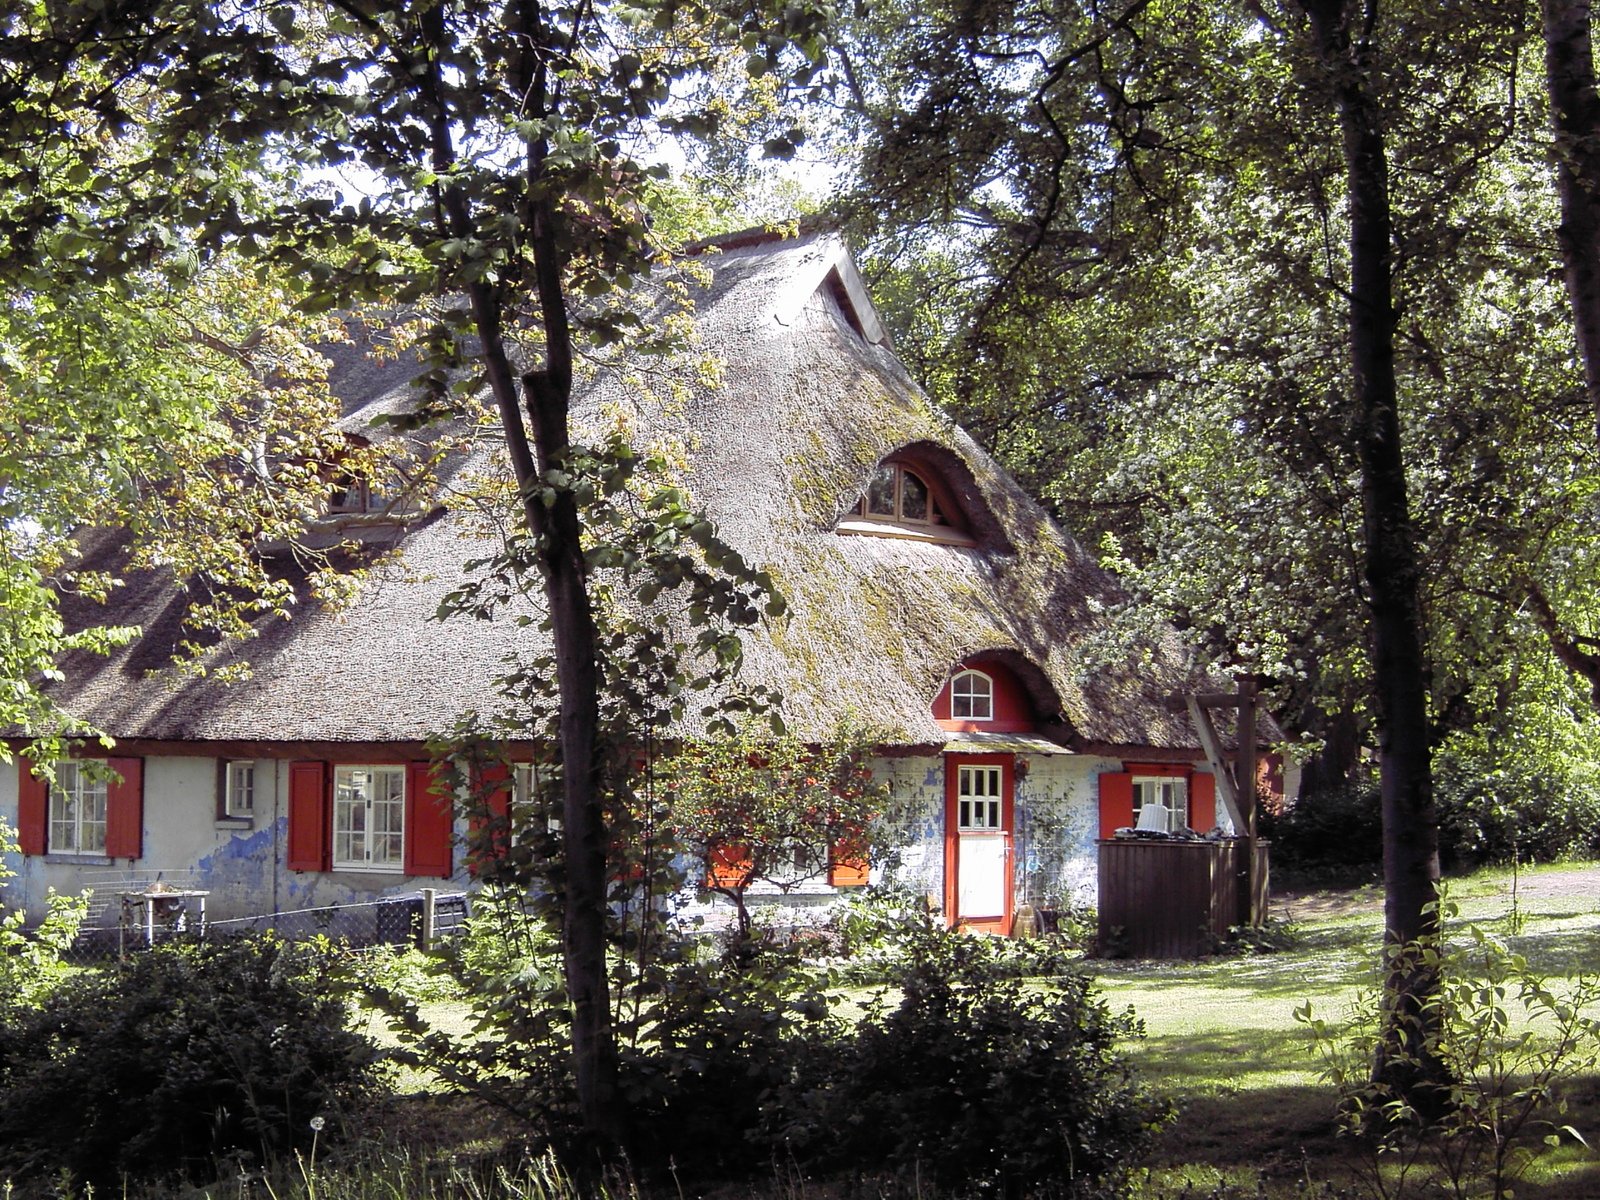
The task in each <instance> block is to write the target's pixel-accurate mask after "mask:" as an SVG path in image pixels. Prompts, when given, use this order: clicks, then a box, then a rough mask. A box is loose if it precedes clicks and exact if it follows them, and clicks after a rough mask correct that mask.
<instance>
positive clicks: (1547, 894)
mask: <svg viewBox="0 0 1600 1200" xmlns="http://www.w3.org/2000/svg"><path fill="white" fill-rule="evenodd" d="M1503 891H1504V894H1505V895H1506V896H1508V897H1509V896H1510V894H1511V876H1510V875H1507V876H1506V877H1505V882H1504V887H1503ZM1473 894H1474V895H1481V894H1482V892H1481V891H1479V890H1478V889H1474V892H1473ZM1517 894H1518V896H1519V897H1521V899H1522V900H1523V901H1524V902H1528V901H1535V900H1559V899H1563V898H1566V897H1572V898H1574V899H1578V898H1583V899H1588V900H1600V863H1583V864H1575V865H1572V866H1565V867H1560V868H1556V869H1545V870H1530V871H1526V872H1524V873H1523V875H1522V876H1521V878H1520V879H1519V880H1518V881H1517ZM1271 909H1272V915H1273V916H1274V917H1288V918H1298V917H1337V916H1350V915H1354V914H1358V913H1380V912H1382V911H1383V888H1382V886H1381V885H1379V884H1369V885H1368V886H1366V887H1361V888H1356V889H1354V890H1350V889H1339V890H1333V891H1322V890H1303V891H1302V890H1293V891H1281V892H1280V891H1278V890H1276V889H1274V890H1273V893H1272V900H1271Z"/></svg>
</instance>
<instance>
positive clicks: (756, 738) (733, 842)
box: [659, 727, 889, 935]
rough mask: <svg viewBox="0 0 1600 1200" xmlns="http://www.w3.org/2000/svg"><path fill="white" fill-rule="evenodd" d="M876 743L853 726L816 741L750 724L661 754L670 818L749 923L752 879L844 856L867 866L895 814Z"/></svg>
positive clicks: (784, 879) (809, 873)
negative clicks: (880, 776)
mask: <svg viewBox="0 0 1600 1200" xmlns="http://www.w3.org/2000/svg"><path fill="white" fill-rule="evenodd" d="M872 743H873V739H872V738H871V737H870V735H868V734H865V733H861V732H857V731H854V730H851V729H848V728H845V729H840V730H839V731H838V732H837V733H835V735H834V737H833V739H832V740H831V741H830V742H827V743H825V744H822V745H810V744H807V743H804V742H800V741H798V740H796V739H795V738H793V737H786V736H776V735H774V734H772V733H771V732H770V731H752V730H751V729H749V728H748V727H747V728H746V729H744V730H743V731H741V732H740V733H739V734H738V735H736V736H730V737H723V738H714V739H707V740H696V741H693V742H690V743H688V744H687V745H685V746H684V747H683V748H682V749H681V750H679V751H678V752H677V753H676V754H674V755H672V756H671V757H669V758H668V759H667V760H666V761H665V762H663V763H662V765H661V768H660V771H659V778H660V782H661V787H662V790H663V791H664V793H665V794H666V796H667V797H668V820H669V821H670V822H671V824H672V826H673V827H674V828H675V829H676V830H677V831H678V832H679V834H680V835H681V836H682V837H683V838H685V839H686V841H687V842H688V843H689V844H690V845H691V846H693V847H695V848H696V849H697V850H698V851H699V854H700V858H701V863H702V865H703V867H704V870H705V875H704V878H705V880H706V883H707V886H708V887H710V888H711V889H712V890H713V891H716V892H719V893H721V894H723V895H725V896H728V897H729V898H730V899H732V900H733V902H734V904H735V906H736V907H737V909H738V912H739V929H740V931H741V933H743V934H746V935H747V934H748V933H749V930H750V914H749V909H748V907H747V905H746V903H745V896H746V894H747V892H748V890H749V888H750V885H751V884H753V883H757V882H761V883H766V884H769V885H771V886H774V887H776V888H779V889H781V890H785V891H787V890H788V889H789V888H791V887H793V886H795V885H796V884H799V883H804V882H805V881H807V880H810V879H815V878H817V877H818V876H819V875H823V874H825V873H826V872H827V871H828V869H829V866H830V864H833V863H835V862H837V861H848V862H853V863H855V864H858V865H860V866H862V867H865V866H866V864H867V863H868V861H869V860H870V858H871V855H872V853H873V849H874V847H875V846H876V845H878V844H879V843H880V842H881V841H882V840H883V838H882V836H881V834H882V832H883V830H884V827H885V825H886V824H887V823H888V822H887V817H888V816H889V814H888V813H887V812H886V809H887V801H888V788H887V786H886V785H884V784H883V783H881V782H875V781H874V780H873V777H872V769H871V767H870V766H869V765H868V763H867V759H868V756H869V754H870V753H871V749H872Z"/></svg>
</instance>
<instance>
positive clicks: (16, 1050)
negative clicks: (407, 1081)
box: [0, 938, 375, 1188]
mask: <svg viewBox="0 0 1600 1200" xmlns="http://www.w3.org/2000/svg"><path fill="white" fill-rule="evenodd" d="M339 984H340V981H339V979H338V978H337V972H336V970H335V967H334V963H333V960H332V958H331V957H330V956H329V954H328V953H327V952H326V950H325V949H320V948H316V947H309V946H303V945H287V944H284V943H282V942H279V941H277V940H275V939H271V938H260V939H255V938H250V939H244V938H241V939H236V940H233V941H228V942H221V943H207V944H178V943H171V944H167V945H163V946H159V947H157V948H155V949H153V950H150V951H148V952H146V953H142V954H139V955H136V956H135V957H133V958H131V959H129V960H128V961H127V962H126V963H124V964H122V965H120V966H118V967H115V968H113V969H110V970H107V971H104V972H85V973H82V974H79V975H76V976H73V977H71V978H69V979H67V980H65V981H64V982H63V983H61V984H60V985H59V986H58V987H57V988H56V989H55V990H54V991H53V992H51V993H50V994H49V995H47V996H46V997H45V998H44V999H43V1000H42V1001H41V1002H40V1003H39V1005H38V1006H37V1007H34V1008H29V1009H22V1010H20V1011H17V1012H14V1013H12V1014H10V1017H9V1019H8V1020H7V1021H6V1022H5V1023H4V1024H3V1025H0V1175H12V1176H16V1177H19V1178H22V1177H27V1176H31V1175H39V1174H46V1173H48V1174H58V1173H63V1172H64V1173H67V1174H69V1175H71V1176H73V1177H75V1178H76V1179H78V1180H81V1181H83V1182H84V1183H87V1184H90V1185H93V1186H96V1187H100V1188H104V1187H107V1186H114V1185H116V1184H117V1182H118V1181H119V1180H123V1179H129V1178H132V1179H154V1178H158V1177H164V1176H167V1175H171V1174H174V1173H183V1174H188V1175H191V1176H193V1175H196V1174H199V1173H202V1172H203V1171H205V1170H206V1169H208V1168H214V1167H215V1166H216V1164H217V1162H218V1161H219V1160H221V1159H224V1158H230V1157H246V1158H247V1157H251V1156H254V1155H256V1154H263V1155H268V1156H271V1155H282V1154H286V1153H288V1152H291V1151H293V1150H296V1149H299V1148H301V1147H303V1146H305V1145H308V1144H309V1143H310V1141H311V1139H312V1136H313V1131H312V1128H311V1121H312V1118H314V1117H322V1118H324V1119H325V1120H326V1121H329V1122H331V1123H332V1124H333V1125H334V1126H335V1127H337V1125H338V1123H339V1120H340V1117H341V1115H342V1114H344V1113H345V1112H347V1111H348V1109H349V1107H350V1106H351V1105H353V1104H355V1103H357V1102H359V1101H361V1100H362V1099H364V1098H366V1097H367V1095H368V1093H369V1091H370V1089H371V1088H372V1086H373V1080H374V1063H375V1055H374V1050H373V1047H372V1045H371V1043H369V1042H368V1041H367V1040H366V1039H364V1038H362V1037H360V1036H358V1035H357V1034H355V1033H353V1032H351V1031H350V1030H349V1029H348V1028H347V1027H346V1017H347V1013H346V1008H345V1004H344V1002H343V1001H342V1000H341V999H339V998H337V997H338V994H339V990H340V989H339ZM320 1124H321V1122H319V1125H320Z"/></svg>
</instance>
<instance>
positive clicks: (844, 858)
mask: <svg viewBox="0 0 1600 1200" xmlns="http://www.w3.org/2000/svg"><path fill="white" fill-rule="evenodd" d="M870 866H871V863H870V862H869V861H868V858H867V848H866V846H865V845H864V844H863V840H862V838H861V833H860V831H859V830H856V831H854V832H853V833H848V834H846V835H845V836H844V837H842V838H840V839H839V840H838V841H837V842H835V843H834V844H833V845H831V846H829V847H828V882H829V883H831V884H832V885H833V886H834V887H862V886H863V885H865V884H866V883H867V882H868V868H869V867H870Z"/></svg>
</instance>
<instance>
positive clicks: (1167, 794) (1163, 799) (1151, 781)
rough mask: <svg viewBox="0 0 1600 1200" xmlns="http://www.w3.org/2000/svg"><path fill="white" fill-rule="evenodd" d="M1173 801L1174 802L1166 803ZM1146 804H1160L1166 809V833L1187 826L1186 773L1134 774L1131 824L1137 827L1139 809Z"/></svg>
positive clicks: (1180, 829)
mask: <svg viewBox="0 0 1600 1200" xmlns="http://www.w3.org/2000/svg"><path fill="white" fill-rule="evenodd" d="M1169 801H1175V802H1176V803H1168V802H1169ZM1146 804H1160V805H1162V806H1163V807H1164V808H1166V810H1167V829H1166V832H1168V833H1179V832H1181V831H1182V830H1185V829H1187V828H1189V778H1188V776H1186V775H1135V776H1134V777H1133V824H1134V828H1136V829H1137V828H1138V827H1139V811H1140V810H1141V809H1142V808H1143V807H1144V806H1145V805H1146Z"/></svg>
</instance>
